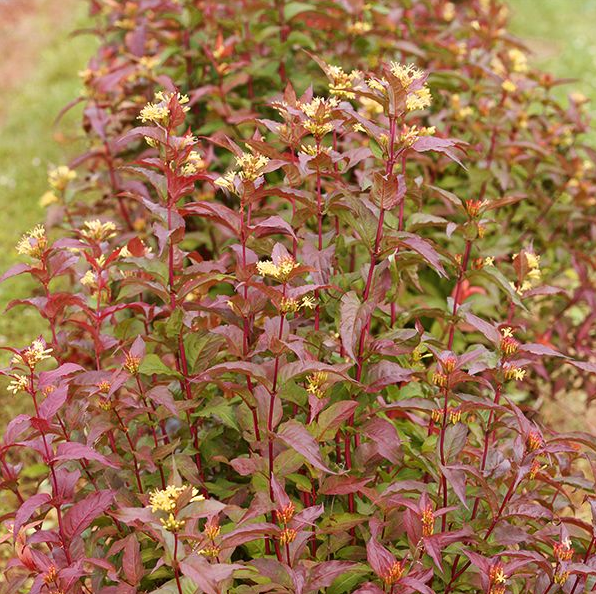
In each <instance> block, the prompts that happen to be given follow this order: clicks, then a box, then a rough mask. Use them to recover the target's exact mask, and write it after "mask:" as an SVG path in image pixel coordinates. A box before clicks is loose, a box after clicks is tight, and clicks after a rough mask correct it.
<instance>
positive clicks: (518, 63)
mask: <svg viewBox="0 0 596 594" xmlns="http://www.w3.org/2000/svg"><path fill="white" fill-rule="evenodd" d="M507 55H508V56H509V59H510V60H511V64H512V67H513V72H519V73H525V72H527V71H528V58H527V57H526V54H524V52H522V51H521V50H519V49H517V48H512V49H510V50H509V51H508V52H507Z"/></svg>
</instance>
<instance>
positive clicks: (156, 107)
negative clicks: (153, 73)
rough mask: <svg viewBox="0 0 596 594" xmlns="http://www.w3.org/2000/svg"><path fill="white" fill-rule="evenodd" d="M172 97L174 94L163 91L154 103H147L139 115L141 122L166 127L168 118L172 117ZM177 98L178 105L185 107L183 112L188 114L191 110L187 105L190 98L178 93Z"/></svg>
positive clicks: (157, 94) (156, 94)
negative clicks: (170, 106)
mask: <svg viewBox="0 0 596 594" xmlns="http://www.w3.org/2000/svg"><path fill="white" fill-rule="evenodd" d="M172 96H173V93H164V92H163V91H158V92H157V93H155V98H154V102H153V103H147V105H145V107H143V109H142V110H141V113H140V115H139V119H140V120H141V122H143V123H145V122H153V123H154V124H160V125H166V124H167V122H168V118H169V117H170V109H169V107H168V105H169V103H170V100H171V99H172ZM176 98H177V99H178V103H180V105H182V106H184V107H182V110H183V111H185V112H187V111H188V110H189V109H190V107H188V106H187V105H185V104H186V103H188V102H189V98H188V96H187V95H181V94H180V93H177V94H176Z"/></svg>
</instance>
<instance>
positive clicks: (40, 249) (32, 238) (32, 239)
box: [16, 225, 48, 260]
mask: <svg viewBox="0 0 596 594" xmlns="http://www.w3.org/2000/svg"><path fill="white" fill-rule="evenodd" d="M47 247H48V238H47V235H46V230H45V227H44V226H43V225H37V226H36V227H34V228H33V229H31V231H29V232H28V233H25V235H23V237H21V239H20V241H19V243H17V247H16V249H17V253H19V254H21V255H23V256H29V257H30V258H36V259H38V260H39V259H40V258H41V256H42V255H43V253H44V251H45V250H46V248H47Z"/></svg>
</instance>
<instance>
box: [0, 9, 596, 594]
mask: <svg viewBox="0 0 596 594" xmlns="http://www.w3.org/2000/svg"><path fill="white" fill-rule="evenodd" d="M394 4H395V3H392V2H373V3H369V4H367V5H361V4H360V3H359V2H331V1H330V2H325V1H319V2H318V1H315V0H310V1H309V2H288V3H285V4H284V3H283V2H276V4H275V7H272V6H271V5H270V4H269V3H264V2H257V1H253V2H248V1H244V2H225V3H214V2H208V1H205V2H195V3H190V2H189V3H176V2H169V1H159V0H139V1H137V2H126V3H111V2H105V3H100V2H92V11H93V13H94V14H95V18H96V22H97V32H98V35H100V37H101V39H102V46H101V49H100V52H99V54H98V56H96V57H95V58H94V59H93V60H92V61H91V63H90V68H89V70H88V71H86V72H84V73H83V79H84V81H85V89H86V90H85V93H84V97H83V98H82V101H83V102H84V122H83V123H84V127H85V130H86V132H87V133H88V135H89V151H88V152H87V153H86V154H84V155H81V156H80V158H78V159H76V160H74V161H73V162H71V163H70V164H69V167H66V166H64V167H61V168H58V169H56V170H54V171H52V172H51V174H50V177H49V184H50V186H51V190H50V191H49V193H48V194H46V195H45V196H44V202H45V203H46V204H48V205H49V212H48V221H47V224H46V226H38V227H36V228H35V229H34V230H32V231H31V232H30V233H28V234H26V235H25V236H24V237H23V239H22V241H21V242H20V243H19V245H18V246H17V249H18V251H19V253H20V254H22V255H23V258H24V260H23V263H22V264H19V265H17V266H16V267H15V268H13V269H12V270H11V271H9V272H8V273H6V274H5V275H4V278H5V279H6V278H9V277H12V276H15V275H20V274H29V275H31V276H32V277H33V278H35V279H36V280H37V281H38V283H39V287H40V290H39V292H38V293H37V294H36V295H34V296H32V297H31V298H30V299H26V300H21V301H19V302H18V303H13V304H11V306H16V305H25V306H31V307H34V308H36V309H37V310H38V311H39V313H40V314H41V315H42V316H43V317H44V318H45V319H46V320H47V321H48V334H47V336H44V337H40V338H39V339H37V340H35V341H34V342H33V343H32V344H31V345H27V346H25V347H23V348H20V349H10V351H11V353H12V355H13V358H12V360H11V362H10V364H9V365H8V367H7V368H6V369H5V370H4V371H3V373H4V374H5V375H7V376H9V377H10V380H11V381H10V385H9V390H10V392H12V393H13V394H15V395H16V396H18V397H19V398H21V397H22V398H25V397H28V398H30V400H31V403H32V407H31V414H30V415H19V416H18V417H17V418H15V419H13V420H12V421H11V423H10V424H9V425H8V427H7V428H6V430H5V432H4V438H3V442H2V447H1V448H0V470H1V473H2V487H3V488H4V490H5V491H6V493H7V497H8V496H10V497H11V502H12V503H13V512H12V513H10V514H8V517H7V518H6V523H7V525H8V526H9V528H10V533H9V534H8V535H7V536H6V539H5V540H6V542H14V554H13V556H12V559H11V560H10V563H9V568H8V570H7V572H6V578H5V579H6V581H7V584H8V585H9V587H11V588H13V589H16V588H19V587H24V588H28V589H29V590H28V591H30V592H45V591H48V592H102V593H106V594H107V593H110V592H118V593H120V592H122V593H126V592H136V591H144V592H164V593H165V592H173V593H180V592H195V591H199V592H207V593H217V592H237V593H243V592H267V591H270V592H303V593H308V592H312V593H314V592H319V591H326V592H331V593H334V594H340V593H342V592H360V593H361V594H366V593H375V592H376V593H378V592H422V593H427V592H444V593H447V592H478V591H483V592H486V593H490V594H497V593H504V592H506V591H511V592H525V591H536V592H542V593H545V592H554V591H556V590H557V589H560V590H563V591H566V592H578V591H582V590H585V589H586V588H590V587H591V586H592V584H593V583H594V577H593V575H594V573H595V572H594V569H593V554H592V549H593V547H594V536H593V535H594V532H593V522H592V519H591V515H590V508H591V506H592V499H591V497H592V496H593V489H594V477H593V471H592V468H593V464H594V454H593V451H594V449H595V447H596V440H595V439H594V437H593V436H591V435H588V434H579V433H577V434H558V433H556V432H555V431H554V430H552V429H551V428H548V427H544V426H542V425H541V424H540V422H539V420H538V419H537V418H536V414H535V413H536V408H535V407H534V406H533V403H534V402H535V401H536V400H537V398H538V396H539V395H540V394H541V393H543V392H544V391H545V390H550V392H551V394H552V395H553V396H556V395H557V394H558V393H561V392H566V391H568V390H569V388H570V386H573V388H574V389H575V390H578V389H579V390H583V391H584V392H586V393H587V394H588V396H590V395H591V393H592V392H591V388H590V387H591V386H592V385H593V384H592V383H593V375H592V374H593V372H594V370H595V366H594V359H593V352H592V351H591V341H590V338H591V336H590V324H591V319H592V318H591V315H592V314H591V313H590V309H589V308H590V307H591V304H592V302H593V295H594V292H593V273H592V268H591V261H590V259H589V257H588V256H587V255H586V254H587V253H588V252H587V249H588V247H589V246H588V245H587V243H588V242H589V241H591V237H592V235H591V234H590V233H589V231H590V230H591V225H592V221H591V215H590V207H591V206H592V204H591V198H590V197H589V196H590V191H591V189H592V185H593V182H594V174H593V172H592V169H593V165H592V162H591V160H590V158H591V155H592V153H591V152H590V149H588V148H585V147H582V146H581V145H580V144H579V143H578V142H576V140H575V138H574V136H576V135H577V134H579V133H581V132H583V131H585V130H586V127H587V123H586V121H585V115H584V114H583V111H582V104H583V100H582V99H581V98H580V97H577V96H575V97H574V98H573V99H572V101H571V103H570V107H569V108H568V109H566V110H565V109H563V108H562V107H561V106H560V105H558V104H557V103H556V102H555V101H554V100H553V99H552V98H551V97H550V93H549V91H550V89H552V87H553V86H554V85H555V84H556V81H552V80H550V79H549V78H548V77H547V76H544V75H542V74H540V73H536V72H532V71H530V70H529V67H528V66H527V64H526V60H525V54H524V53H523V52H522V51H521V49H520V47H519V45H518V44H517V43H516V42H515V41H514V40H512V39H510V37H509V36H508V35H507V33H506V30H505V29H504V25H505V22H504V21H505V10H504V8H503V6H502V5H501V4H500V3H498V2H494V1H478V2H462V3H459V4H457V5H455V4H451V3H444V2H440V1H438V0H437V1H433V2H430V1H428V2H417V3H409V2H406V1H405V0H404V1H403V2H400V3H398V6H394ZM299 47H300V48H306V49H308V50H309V52H310V55H309V54H308V53H307V52H305V51H302V49H298V48H299ZM412 62H416V63H417V64H418V66H414V65H413V64H412ZM339 64H341V66H340V65H339ZM344 68H345V70H344ZM310 83H312V85H311V86H309V84H310ZM52 227H55V228H56V232H53V231H52V232H51V233H50V230H51V228H52ZM581 234H583V236H582V235H581ZM578 235H579V236H580V237H579V240H578ZM31 460H35V463H32V462H31ZM23 463H26V464H27V465H24V464H23Z"/></svg>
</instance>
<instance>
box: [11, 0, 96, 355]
mask: <svg viewBox="0 0 596 594" xmlns="http://www.w3.org/2000/svg"><path fill="white" fill-rule="evenodd" d="M15 6H18V8H19V9H21V10H25V11H26V12H25V13H24V14H22V15H20V16H19V18H18V20H17V19H15V21H16V22H14V23H10V22H8V23H6V22H4V23H3V24H0V50H3V47H2V46H3V44H7V43H10V47H9V48H4V49H6V51H8V52H9V53H8V54H6V53H4V52H3V55H4V56H7V55H8V57H5V58H4V60H6V61H5V62H3V63H2V64H1V65H0V66H2V67H3V68H6V67H7V66H10V64H8V60H10V61H11V62H12V61H13V60H14V59H15V57H18V58H19V61H15V63H16V64H18V70H17V71H8V72H5V73H3V75H4V76H6V77H8V79H9V87H8V89H7V90H5V89H6V87H4V89H3V91H2V97H1V99H2V100H1V101H0V203H1V206H2V220H3V222H4V224H3V225H2V226H0V271H2V272H4V271H5V270H6V269H8V268H9V267H10V266H11V265H13V264H14V263H15V262H16V261H17V258H18V256H17V254H16V252H15V250H14V246H15V244H16V242H17V241H18V240H19V237H20V236H21V234H22V233H24V232H25V231H27V230H28V229H30V228H31V227H33V226H35V225H36V224H38V223H40V222H42V221H43V219H44V209H43V208H42V207H41V206H40V205H39V198H40V196H41V195H42V194H43V193H44V191H45V190H46V189H47V181H46V177H47V168H48V167H49V166H52V165H57V164H61V163H62V162H64V161H65V160H66V159H67V156H68V154H74V153H75V152H76V148H77V138H76V135H77V134H78V129H79V124H78V123H79V121H80V116H81V112H80V109H79V110H77V109H76V108H75V109H74V110H73V112H72V113H70V114H68V115H67V116H66V117H65V118H64V119H63V121H62V122H61V123H60V124H59V125H58V126H54V125H53V124H54V120H55V118H56V116H57V114H58V113H59V111H60V109H62V107H64V105H66V104H67V103H68V102H69V101H70V100H72V99H73V98H74V97H76V96H77V95H78V93H79V89H80V82H79V78H78V75H77V73H78V71H80V70H81V69H83V68H84V67H85V64H86V62H87V60H88V59H89V57H90V56H91V55H92V54H93V52H94V48H95V42H94V40H93V38H92V37H91V36H89V35H80V36H72V35H71V33H72V32H73V31H74V30H75V29H77V28H79V27H81V26H83V25H84V24H85V22H86V21H85V17H86V12H85V10H86V3H85V2H77V1H76V0H75V1H72V0H64V1H63V2H61V4H60V6H59V7H58V6H57V5H56V3H54V2H51V1H48V0H45V1H44V0H37V1H35V2H34V1H32V2H27V1H26V0H22V3H21V0H19V2H18V3H16V2H15ZM56 11H58V12H59V13H60V14H59V15H58V14H56ZM23 20H26V22H23ZM3 27H4V28H5V30H3ZM15 54H17V56H15ZM2 60H3V58H0V61H2ZM0 72H1V69H0ZM11 87H12V88H11ZM27 287H28V285H27V281H26V280H24V279H21V278H16V279H11V280H9V281H7V282H5V283H3V284H2V285H0V310H3V309H4V307H5V306H6V304H7V303H8V302H9V301H10V300H11V299H14V298H18V297H23V296H25V295H27ZM43 328H44V326H43V325H41V324H40V321H39V316H38V315H37V314H36V313H35V312H33V311H29V310H27V309H25V308H19V309H17V310H14V311H13V312H11V313H9V314H4V315H2V316H1V317H0V345H3V344H15V345H19V346H20V345H23V344H25V343H27V342H28V341H29V340H30V339H31V338H32V337H33V336H35V334H37V333H38V332H40V330H42V329H43Z"/></svg>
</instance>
